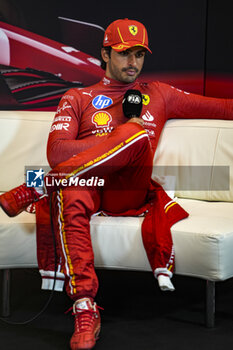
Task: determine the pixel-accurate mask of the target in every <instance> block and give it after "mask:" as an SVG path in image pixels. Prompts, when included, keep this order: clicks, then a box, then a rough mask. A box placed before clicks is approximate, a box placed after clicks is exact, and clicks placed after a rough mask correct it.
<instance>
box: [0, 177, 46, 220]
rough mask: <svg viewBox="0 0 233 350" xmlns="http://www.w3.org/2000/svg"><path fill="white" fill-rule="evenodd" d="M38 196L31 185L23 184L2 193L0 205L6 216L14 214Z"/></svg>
mask: <svg viewBox="0 0 233 350" xmlns="http://www.w3.org/2000/svg"><path fill="white" fill-rule="evenodd" d="M40 197H41V195H40V194H39V193H38V192H37V191H36V190H35V189H34V188H33V187H27V186H26V184H23V185H21V186H18V187H15V188H13V190H10V191H8V192H5V193H3V194H2V195H1V196H0V206H1V207H2V209H3V210H4V212H5V213H6V214H7V215H8V216H16V215H18V214H19V213H21V212H22V211H23V210H25V209H26V208H27V207H28V206H29V205H30V204H31V203H33V202H35V201H37V200H38V199H39V198H40Z"/></svg>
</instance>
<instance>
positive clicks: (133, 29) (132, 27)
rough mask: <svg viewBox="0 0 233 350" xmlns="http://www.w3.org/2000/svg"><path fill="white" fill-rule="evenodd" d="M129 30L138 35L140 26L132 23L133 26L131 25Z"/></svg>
mask: <svg viewBox="0 0 233 350" xmlns="http://www.w3.org/2000/svg"><path fill="white" fill-rule="evenodd" d="M129 31H130V33H131V34H132V35H137V34H138V27H137V26H135V25H133V24H132V25H131V26H129Z"/></svg>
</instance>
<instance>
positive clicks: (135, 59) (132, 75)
mask: <svg viewBox="0 0 233 350" xmlns="http://www.w3.org/2000/svg"><path fill="white" fill-rule="evenodd" d="M145 54H146V50H145V49H144V48H142V47H139V46H135V47H132V48H130V49H128V50H125V51H122V52H117V51H114V50H113V49H112V50H111V54H110V57H109V56H108V54H107V53H106V51H105V50H104V49H102V57H103V59H104V61H105V62H106V77H108V78H111V79H115V80H118V81H120V82H123V83H132V82H134V80H135V79H137V77H138V75H139V74H140V72H141V70H142V67H143V63H144V58H145Z"/></svg>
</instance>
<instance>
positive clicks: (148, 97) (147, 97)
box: [142, 95, 150, 106]
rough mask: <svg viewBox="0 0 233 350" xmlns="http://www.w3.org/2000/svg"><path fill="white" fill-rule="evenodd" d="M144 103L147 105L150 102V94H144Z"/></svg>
mask: <svg viewBox="0 0 233 350" xmlns="http://www.w3.org/2000/svg"><path fill="white" fill-rule="evenodd" d="M142 103H143V104H144V105H145V106H147V105H148V104H149V103H150V96H149V95H142Z"/></svg>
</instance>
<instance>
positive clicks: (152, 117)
mask: <svg viewBox="0 0 233 350" xmlns="http://www.w3.org/2000/svg"><path fill="white" fill-rule="evenodd" d="M128 89H137V90H139V91H140V92H141V93H142V96H143V109H142V113H141V117H142V119H143V120H144V128H143V127H142V126H140V125H138V124H136V123H127V121H128V119H127V118H126V117H125V116H124V114H123V112H122V100H123V97H124V94H125V92H126V91H127V90H128ZM200 116H201V117H202V118H218V119H219V118H223V119H233V102H232V100H226V99H215V98H207V97H202V96H198V95H195V94H190V93H187V92H184V91H181V90H178V89H176V88H174V87H172V86H169V85H166V84H163V83H160V82H152V83H140V82H138V81H136V82H134V83H131V84H125V83H121V82H117V81H114V80H111V79H109V78H106V77H104V78H103V79H102V81H101V82H99V83H98V84H96V85H93V86H91V87H88V88H84V89H71V90H69V91H68V92H67V93H66V94H65V95H64V96H63V97H62V99H61V101H60V104H59V106H58V109H57V113H56V115H55V118H54V122H53V124H52V126H51V130H50V135H49V139H48V147H47V156H48V161H49V164H50V166H51V167H52V169H53V170H52V171H51V172H50V173H49V174H48V175H47V176H46V177H45V185H46V187H47V191H48V193H53V194H52V196H53V223H54V227H55V232H56V238H57V251H58V255H59V270H58V273H57V278H58V280H62V279H63V278H64V276H65V278H66V290H67V293H68V295H69V296H70V297H71V298H72V299H74V300H76V299H77V298H81V297H84V296H86V297H87V296H89V297H90V298H94V297H95V295H96V292H97V290H98V280H97V277H96V274H95V271H94V254H93V250H92V245H91V238H90V218H91V215H92V214H94V213H95V212H97V211H100V210H101V211H104V212H105V213H108V214H111V215H119V216H122V215H139V214H142V213H147V214H146V215H145V219H144V221H143V225H142V237H143V243H144V247H145V249H146V253H147V256H148V259H149V262H150V265H151V268H152V270H153V271H154V273H155V275H156V274H159V273H163V274H165V275H168V276H170V277H171V275H172V271H173V270H174V252H173V244H172V238H171V233H170V227H171V225H173V224H174V223H175V222H176V221H178V220H180V219H183V218H185V217H187V215H188V214H187V213H186V212H185V211H184V210H183V209H182V208H181V207H180V206H179V205H178V204H177V203H176V202H174V201H172V200H171V199H170V197H168V196H167V195H166V193H165V192H164V191H163V189H162V188H161V186H159V185H158V184H156V183H155V182H153V181H152V180H151V172H152V165H153V155H154V152H155V150H156V147H157V144H158V141H159V136H160V134H161V131H162V129H163V126H164V124H165V122H166V121H167V120H168V119H170V118H200ZM52 179H55V182H54V180H52ZM75 179H78V180H85V181H86V182H84V183H83V184H84V185H82V186H80V185H79V186H78V187H77V186H75V185H74V181H75ZM91 179H92V180H93V179H94V181H96V182H97V183H98V181H99V179H102V180H103V181H104V186H98V185H96V184H95V185H93V181H92V185H91V186H88V184H87V183H88V180H91ZM70 180H72V181H73V182H72V181H71V183H72V184H73V186H69V187H66V186H65V185H67V183H68V182H69V181H70ZM76 184H77V183H76ZM36 212H37V233H38V234H37V247H38V264H39V268H40V271H41V275H42V278H43V280H44V285H42V288H51V284H47V283H48V279H51V280H52V279H53V272H49V270H52V271H53V267H54V259H53V249H52V243H51V242H52V240H51V236H50V235H49V234H48V232H49V218H48V216H49V215H48V201H47V199H44V200H42V201H39V202H38V204H37V211H36ZM60 263H61V265H60ZM58 289H59V287H58Z"/></svg>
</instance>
